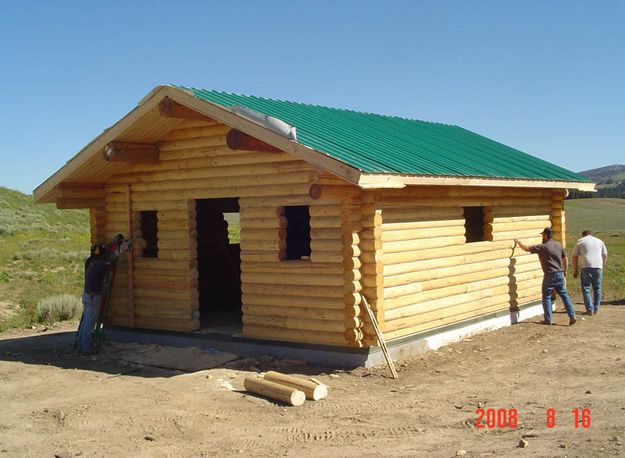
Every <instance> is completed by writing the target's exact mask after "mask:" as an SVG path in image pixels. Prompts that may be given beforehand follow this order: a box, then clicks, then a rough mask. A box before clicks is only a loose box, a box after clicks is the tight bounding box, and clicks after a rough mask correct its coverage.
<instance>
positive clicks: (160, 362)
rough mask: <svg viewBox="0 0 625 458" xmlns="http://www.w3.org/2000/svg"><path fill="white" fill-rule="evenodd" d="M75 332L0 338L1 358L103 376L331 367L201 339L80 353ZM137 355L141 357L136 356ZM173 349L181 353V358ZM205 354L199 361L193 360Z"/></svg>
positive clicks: (112, 343) (116, 344) (308, 371)
mask: <svg viewBox="0 0 625 458" xmlns="http://www.w3.org/2000/svg"><path fill="white" fill-rule="evenodd" d="M75 336H76V333H75V332H56V333H50V334H39V335H35V336H26V337H17V338H13V339H5V340H0V361H12V362H20V363H24V364H30V365H38V366H53V367H58V368H62V369H80V370H88V371H95V372H101V373H103V374H107V375H108V378H112V377H118V376H132V377H143V378H152V377H161V378H162V377H174V376H177V375H181V374H188V373H193V372H198V371H202V370H210V369H217V368H228V369H233V370H237V371H243V372H250V373H251V374H253V373H259V372H266V371H269V370H274V371H278V372H285V373H297V374H302V375H305V376H306V375H308V376H317V375H320V374H323V373H326V372H332V371H333V370H334V369H333V368H330V367H324V366H317V365H310V364H309V363H307V362H306V361H302V360H294V359H288V358H279V357H274V356H271V355H269V354H264V355H261V356H257V357H241V356H238V355H235V354H232V353H228V352H222V351H217V350H214V349H213V348H212V347H206V346H205V345H201V346H163V345H159V344H154V343H151V344H148V343H142V342H136V341H135V342H132V341H123V340H122V341H118V340H107V341H105V342H104V343H103V344H102V347H101V349H100V352H99V354H98V355H96V356H82V355H80V354H79V353H78V351H77V350H75V348H74V339H75ZM185 352H188V353H185ZM137 355H138V356H140V358H137ZM177 355H181V356H180V358H178V357H177ZM172 356H173V358H172ZM204 356H206V357H207V358H208V360H207V361H206V362H205V363H204V364H203V363H202V361H198V360H199V359H201V358H202V357H204ZM172 359H173V360H174V364H172ZM184 360H187V361H190V364H187V365H185V364H184ZM242 377H244V376H243V375H242Z"/></svg>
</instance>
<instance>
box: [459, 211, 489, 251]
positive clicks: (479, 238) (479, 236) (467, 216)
mask: <svg viewBox="0 0 625 458" xmlns="http://www.w3.org/2000/svg"><path fill="white" fill-rule="evenodd" d="M484 208H485V207H464V229H465V236H466V239H467V243H472V242H483V241H484V240H486V233H485V230H484V226H485V222H486V218H485V216H484Z"/></svg>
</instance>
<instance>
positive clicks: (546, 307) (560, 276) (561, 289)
mask: <svg viewBox="0 0 625 458" xmlns="http://www.w3.org/2000/svg"><path fill="white" fill-rule="evenodd" d="M553 290H555V291H556V293H558V295H559V296H560V297H561V298H562V302H564V307H565V308H566V313H567V315H568V316H569V318H574V317H575V309H574V308H573V303H572V302H571V298H570V297H569V294H568V293H567V292H566V287H565V286H564V273H563V272H552V273H549V274H545V276H544V277H543V288H542V293H543V311H544V312H545V315H544V316H545V321H549V322H551V292H552V291H553Z"/></svg>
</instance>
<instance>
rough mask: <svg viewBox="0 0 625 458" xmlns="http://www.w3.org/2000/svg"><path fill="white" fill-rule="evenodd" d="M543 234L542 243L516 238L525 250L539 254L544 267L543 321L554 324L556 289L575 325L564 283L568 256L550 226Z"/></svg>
mask: <svg viewBox="0 0 625 458" xmlns="http://www.w3.org/2000/svg"><path fill="white" fill-rule="evenodd" d="M541 235H542V236H543V243H541V244H540V245H532V246H527V245H525V244H524V243H523V242H521V241H520V240H518V239H514V243H516V244H517V245H518V246H519V247H520V248H521V249H522V250H523V251H527V252H528V253H534V254H537V255H538V259H539V260H540V266H541V267H542V269H543V274H544V276H543V285H542V296H543V311H544V312H545V315H544V318H545V320H544V321H543V323H544V324H552V322H551V292H552V291H554V290H555V291H556V292H557V293H558V294H559V295H560V297H561V298H562V302H564V307H565V308H566V313H567V315H568V316H569V326H573V325H574V324H575V323H576V321H577V320H576V319H575V309H574V308H573V303H572V302H571V298H570V297H569V294H568V293H567V292H566V286H565V285H564V278H565V277H566V269H567V267H568V258H567V257H566V251H564V248H563V247H562V245H560V243H558V242H557V241H555V240H554V239H553V230H552V229H551V228H550V227H546V228H545V229H543V231H542V232H541Z"/></svg>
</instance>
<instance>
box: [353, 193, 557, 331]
mask: <svg viewBox="0 0 625 458" xmlns="http://www.w3.org/2000/svg"><path fill="white" fill-rule="evenodd" d="M376 199H377V204H376V205H377V206H378V207H379V208H380V209H381V220H382V223H381V246H380V251H379V252H378V253H376V254H375V255H374V254H372V253H371V254H368V255H366V256H364V257H363V263H365V265H363V271H364V275H365V276H366V275H367V274H368V273H369V274H371V275H373V274H374V273H375V272H379V271H380V268H379V265H378V263H380V262H381V263H382V264H383V270H382V271H383V288H382V291H383V294H382V298H383V301H384V306H383V309H384V314H383V320H382V324H383V326H382V327H383V331H384V333H385V337H386V338H387V339H393V338H397V337H401V336H405V335H408V334H412V333H415V332H419V331H423V330H427V329H432V328H435V327H439V326H442V325H448V324H452V323H455V322H459V321H462V320H465V319H468V318H472V317H477V316H480V315H484V314H488V313H492V312H495V311H500V310H508V309H510V308H511V307H514V306H518V305H522V304H526V303H529V302H532V301H535V300H537V299H540V284H541V281H542V271H541V269H540V263H539V262H538V257H537V256H536V255H530V254H528V253H525V252H523V251H521V250H520V249H518V248H517V249H515V248H514V242H513V239H515V238H519V239H522V240H523V241H524V242H525V243H528V244H534V243H540V241H541V238H540V235H539V232H540V231H541V230H542V228H544V227H545V226H550V225H551V221H550V220H551V217H552V214H553V209H552V206H553V194H552V191H551V190H541V189H538V190H529V189H506V188H464V189H463V188H460V187H415V188H407V189H402V190H382V191H378V192H377V193H376ZM469 206H480V207H484V208H485V226H484V234H485V241H479V242H473V243H466V241H465V236H464V233H465V227H464V224H465V220H464V215H463V207H469Z"/></svg>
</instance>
